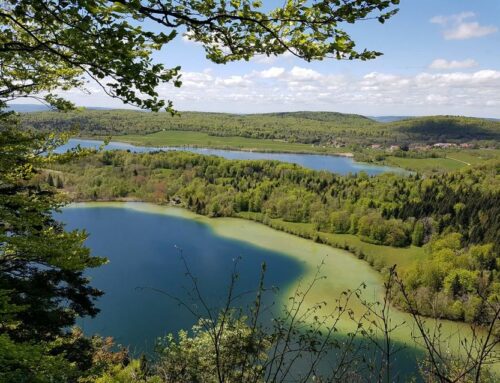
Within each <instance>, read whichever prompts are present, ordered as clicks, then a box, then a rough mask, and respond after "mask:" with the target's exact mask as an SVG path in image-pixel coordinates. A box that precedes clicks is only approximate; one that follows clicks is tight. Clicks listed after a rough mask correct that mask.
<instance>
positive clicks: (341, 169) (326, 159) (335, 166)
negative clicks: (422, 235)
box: [57, 138, 407, 175]
mask: <svg viewBox="0 0 500 383" xmlns="http://www.w3.org/2000/svg"><path fill="white" fill-rule="evenodd" d="M102 144H103V141H99V140H83V139H76V138H74V139H70V140H69V141H68V143H67V144H65V145H63V146H61V147H59V148H58V150H57V151H58V152H65V151H67V150H70V149H72V148H75V147H76V146H78V145H80V147H82V148H92V149H97V148H99V147H100V146H101V145H102ZM105 149H107V150H130V151H131V152H137V153H143V152H154V151H159V150H161V151H169V150H182V151H189V152H192V153H198V154H203V155H214V156H220V157H224V158H227V159H230V160H276V161H281V162H289V163H293V164H297V165H300V166H303V167H305V168H309V169H313V170H326V171H329V172H332V173H338V174H344V175H345V174H349V173H359V172H361V171H363V172H366V173H367V174H369V175H377V174H380V173H388V172H391V173H407V171H405V170H403V169H399V168H393V167H388V166H377V165H370V164H366V163H361V162H356V161H354V160H353V159H352V158H349V157H343V156H329V155H321V154H294V153H264V152H253V151H252V152H250V151H238V150H224V149H206V148H195V147H151V146H136V145H132V144H126V143H122V142H110V143H109V144H108V145H106V147H105Z"/></svg>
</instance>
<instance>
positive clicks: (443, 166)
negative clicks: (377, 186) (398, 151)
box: [385, 149, 500, 172]
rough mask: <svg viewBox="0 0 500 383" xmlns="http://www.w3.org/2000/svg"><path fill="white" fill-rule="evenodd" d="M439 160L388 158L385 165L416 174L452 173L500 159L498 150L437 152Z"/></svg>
mask: <svg viewBox="0 0 500 383" xmlns="http://www.w3.org/2000/svg"><path fill="white" fill-rule="evenodd" d="M437 154H438V155H441V156H442V157H439V158H402V157H395V156H388V157H387V158H386V160H385V162H386V163H387V165H389V166H396V167H401V168H404V169H408V170H413V171H418V172H435V171H453V170H458V169H462V168H465V167H467V166H470V165H477V164H480V163H482V162H484V161H488V160H490V159H493V158H500V150H499V149H454V150H446V151H445V150H442V151H437Z"/></svg>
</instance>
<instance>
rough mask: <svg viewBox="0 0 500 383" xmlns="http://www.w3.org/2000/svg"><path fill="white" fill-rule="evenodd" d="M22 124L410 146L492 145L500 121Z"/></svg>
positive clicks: (84, 117)
mask: <svg viewBox="0 0 500 383" xmlns="http://www.w3.org/2000/svg"><path fill="white" fill-rule="evenodd" d="M22 123H23V125H24V126H25V127H28V128H35V129H45V130H56V131H59V132H62V131H68V130H78V132H79V133H78V134H79V135H80V136H83V137H105V136H120V135H126V134H134V135H147V134H152V133H156V132H161V131H164V130H167V131H169V130H175V131H197V132H204V133H208V134H209V135H211V136H224V137H226V136H239V137H246V138H257V139H272V140H285V141H287V142H290V143H304V144H316V145H348V146H353V145H362V146H367V145H371V144H381V145H392V144H397V145H409V144H415V143H421V144H434V143H439V142H452V143H466V142H467V143H469V142H475V143H481V144H482V145H483V146H485V145H486V146H492V147H496V145H497V144H498V142H499V140H500V122H499V121H492V120H487V119H480V118H469V117H454V116H429V117H419V118H411V119H407V120H402V121H395V122H390V123H380V122H376V121H374V120H371V119H369V118H367V117H364V116H360V115H352V114H342V113H335V112H289V113H269V114H250V115H241V114H224V113H201V112H180V113H179V114H177V115H174V116H171V115H170V114H169V113H149V112H141V111H132V110H88V109H83V110H78V111H72V112H65V113H58V112H35V113H23V114H22Z"/></svg>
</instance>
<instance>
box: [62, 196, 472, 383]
mask: <svg viewBox="0 0 500 383" xmlns="http://www.w3.org/2000/svg"><path fill="white" fill-rule="evenodd" d="M57 217H58V218H59V219H60V220H62V221H63V222H65V223H66V227H67V229H85V230H86V231H87V232H88V233H89V234H90V236H89V238H88V240H87V242H86V244H87V245H88V246H89V247H90V249H91V250H92V253H93V254H94V255H98V256H105V257H107V258H108V259H109V261H110V262H109V263H108V264H106V265H104V266H102V267H100V268H98V269H95V270H90V271H89V274H88V275H89V276H90V277H91V279H92V285H93V286H95V287H97V288H99V289H102V290H103V291H105V295H104V296H103V297H101V298H100V299H99V301H98V307H100V308H101V312H100V313H99V314H98V315H97V317H96V318H94V319H91V318H86V319H83V320H80V322H79V325H80V326H82V328H83V329H84V331H85V332H86V333H87V334H93V333H99V334H101V335H104V336H113V337H114V338H115V339H116V341H117V342H118V343H120V344H122V345H126V346H129V347H130V349H131V350H132V351H133V352H134V353H135V355H137V354H138V353H140V352H150V351H151V350H152V349H153V345H154V343H155V340H156V339H157V337H160V336H164V335H166V334H167V333H170V332H174V333H175V332H177V331H178V330H180V329H189V328H190V327H191V326H192V325H193V324H194V323H195V321H196V320H195V318H194V317H193V316H192V315H191V314H190V313H189V312H188V311H187V310H186V309H183V308H182V307H179V305H178V304H177V303H176V302H175V301H174V300H172V299H170V298H169V297H168V296H166V295H165V294H164V293H168V294H170V295H174V296H177V297H179V298H182V299H183V300H185V301H186V302H188V303H190V304H191V306H190V307H192V308H195V309H197V310H201V308H200V305H199V302H198V305H197V306H196V305H194V304H195V303H196V302H195V301H192V300H190V299H189V296H188V294H187V291H188V290H189V288H190V287H191V286H192V285H191V284H190V281H189V279H188V278H187V277H186V275H185V271H186V270H185V268H184V265H183V261H182V259H181V251H182V254H183V256H184V257H185V259H186V261H187V263H188V264H189V267H190V269H191V271H192V273H193V274H194V275H195V276H196V277H197V279H198V282H199V285H200V289H201V291H202V292H203V295H204V298H205V299H206V300H207V301H208V302H209V303H210V305H211V306H213V307H220V306H221V304H222V302H223V299H224V296H225V295H224V293H225V292H226V291H227V286H228V283H229V277H230V273H231V270H232V269H233V267H234V259H235V258H237V257H241V261H239V271H240V281H239V283H238V291H246V290H252V289H255V287H256V285H257V282H258V277H259V271H260V265H261V263H262V262H266V264H267V273H266V281H267V283H266V284H267V286H271V285H273V286H277V287H279V293H278V294H277V295H276V296H274V297H272V296H268V298H267V301H266V304H270V303H271V302H272V301H273V300H275V301H276V303H277V304H276V305H275V307H276V308H279V307H282V304H285V303H286V302H287V299H286V298H288V297H290V296H292V295H293V292H294V291H295V289H296V288H297V286H298V284H300V283H302V285H303V286H304V285H306V284H307V281H310V280H311V279H312V278H313V277H314V275H315V273H316V270H317V267H318V265H319V264H320V263H322V262H323V266H322V269H321V273H322V275H325V276H326V278H325V279H322V280H320V281H319V282H318V283H317V284H316V285H315V287H314V288H313V290H312V291H311V292H310V293H309V294H308V295H307V297H306V300H305V307H311V306H312V305H314V304H316V303H318V302H321V301H326V302H328V304H327V305H324V306H323V307H322V309H321V311H320V312H318V314H319V315H322V314H327V313H329V312H330V311H331V307H332V304H334V302H335V299H336V298H338V297H339V296H340V294H341V292H342V291H345V290H347V289H356V288H357V287H358V286H359V285H360V284H361V283H365V284H366V289H365V291H364V298H365V299H367V300H368V301H370V302H373V301H376V300H380V298H381V295H382V294H383V285H382V278H381V275H380V274H379V273H378V272H376V271H375V270H374V269H372V268H371V267H370V266H369V265H368V263H367V262H364V261H362V260H359V259H358V258H357V257H355V256H353V255H352V254H350V253H348V252H346V251H344V250H340V249H335V248H332V247H329V246H326V245H321V244H317V243H314V242H313V241H310V240H306V239H303V238H299V237H296V236H293V235H290V234H287V233H284V232H281V231H277V230H274V229H271V228H269V227H267V226H265V225H262V224H259V223H256V222H253V221H248V220H243V219H237V218H217V219H211V218H208V217H204V216H199V215H197V214H194V213H192V212H189V211H187V210H185V209H180V208H175V207H162V206H157V205H153V204H147V203H131V202H129V203H123V202H112V203H83V204H74V205H70V206H68V207H66V208H64V209H63V210H62V212H61V213H58V214H57ZM158 291H160V292H158ZM250 302H251V296H248V297H247V298H245V299H243V300H242V301H241V304H242V305H243V306H244V305H246V304H248V303H250ZM350 307H351V308H352V309H353V310H354V312H355V313H357V314H359V313H360V308H361V306H360V305H359V302H353V303H352V304H351V305H350ZM357 314H356V315H357ZM264 319H265V318H264ZM268 319H269V318H268ZM391 320H392V323H393V324H396V323H402V322H403V321H405V322H406V324H405V325H404V326H402V327H401V328H400V329H398V330H397V331H396V332H395V333H394V334H393V340H394V341H395V342H398V343H399V344H401V345H403V344H404V345H406V349H405V350H404V351H403V352H402V353H401V354H399V355H398V357H397V360H396V364H395V368H396V369H397V370H398V371H399V372H400V373H403V372H404V373H412V372H414V371H415V370H416V357H417V355H420V354H421V351H420V350H419V349H418V348H417V347H416V346H415V343H414V341H413V338H412V333H414V330H415V328H414V326H412V324H411V323H412V320H411V318H410V317H409V315H408V314H406V313H403V312H401V311H398V310H396V309H391ZM438 324H439V325H440V326H441V328H442V331H443V332H444V334H446V335H447V336H450V337H451V338H453V337H456V336H465V335H466V334H470V329H469V327H468V326H467V325H465V324H461V323H454V322H449V321H434V320H431V321H429V324H428V326H429V327H430V328H434V326H436V325H438ZM338 329H339V334H340V335H339V336H342V334H345V333H346V332H348V331H351V330H352V329H353V322H352V321H350V320H349V319H348V318H347V317H346V318H344V319H343V320H341V321H340V322H339V323H338ZM452 347H454V346H453V343H452ZM403 375H404V374H403Z"/></svg>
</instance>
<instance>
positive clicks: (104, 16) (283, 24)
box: [0, 0, 399, 111]
mask: <svg viewBox="0 0 500 383" xmlns="http://www.w3.org/2000/svg"><path fill="white" fill-rule="evenodd" d="M398 3H399V0H322V1H316V0H313V1H306V0H288V1H285V3H284V4H281V6H280V7H277V8H275V9H272V7H270V6H269V3H268V4H264V3H263V2H261V1H247V0H232V1H223V0H174V1H172V0H144V1H140V0H118V1H114V2H111V1H105V0H4V1H2V2H0V28H1V30H2V33H1V34H0V62H1V64H2V65H1V66H0V107H1V106H5V103H6V102H7V101H10V100H13V99H16V98H19V97H36V98H39V99H43V100H44V101H45V102H47V103H49V104H50V105H52V106H54V107H56V108H59V109H65V108H70V107H71V103H68V102H67V101H65V100H63V99H62V98H59V97H57V96H56V94H57V91H58V90H69V89H71V88H75V87H79V88H84V86H85V83H86V81H88V79H89V78H90V79H92V80H94V81H96V82H97V83H98V84H99V85H100V86H101V87H102V88H103V90H104V91H105V92H106V93H107V94H108V95H110V96H111V97H115V98H119V99H121V100H123V101H124V102H125V103H128V104H133V105H136V106H139V107H141V108H144V109H151V110H160V109H162V108H165V109H167V110H169V111H172V103H171V102H170V101H165V100H162V99H161V98H160V97H159V95H158V92H157V87H158V86H159V85H160V84H162V83H167V82H172V83H173V85H174V86H180V85H181V81H180V67H173V68H166V67H165V66H164V65H163V64H161V63H156V62H154V61H153V59H152V53H153V52H154V51H156V50H160V49H162V48H163V47H164V46H165V45H166V44H168V43H169V42H171V41H172V40H173V39H174V38H175V37H176V36H178V35H179V34H185V35H186V36H187V37H188V38H189V39H190V40H193V41H197V42H199V43H200V44H201V45H202V46H203V47H204V49H205V51H206V54H207V58H208V59H209V60H211V61H213V62H215V63H227V62H230V61H235V60H248V59H250V58H251V57H253V56H254V55H267V56H277V55H281V54H284V53H286V52H288V53H289V54H292V55H294V56H297V57H299V58H302V59H304V60H306V61H312V60H322V59H325V58H333V59H339V60H340V59H349V60H354V59H359V60H369V59H373V58H375V57H377V56H379V55H380V54H381V53H380V52H376V51H371V50H366V49H365V50H361V51H360V50H358V49H356V46H355V42H354V41H353V40H352V39H351V37H350V36H349V34H348V33H347V32H346V31H345V30H344V27H345V26H346V24H354V23H356V22H359V21H364V20H370V19H374V20H376V21H378V22H381V23H383V22H385V21H386V20H387V19H388V18H390V17H391V16H393V15H394V14H395V13H396V12H397V8H395V7H396V6H397V4H398ZM145 20H152V21H154V22H156V23H158V24H159V25H160V26H161V27H162V28H160V29H159V31H150V30H146V29H145V28H143V25H142V22H143V21H145ZM42 95H43V96H42Z"/></svg>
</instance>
